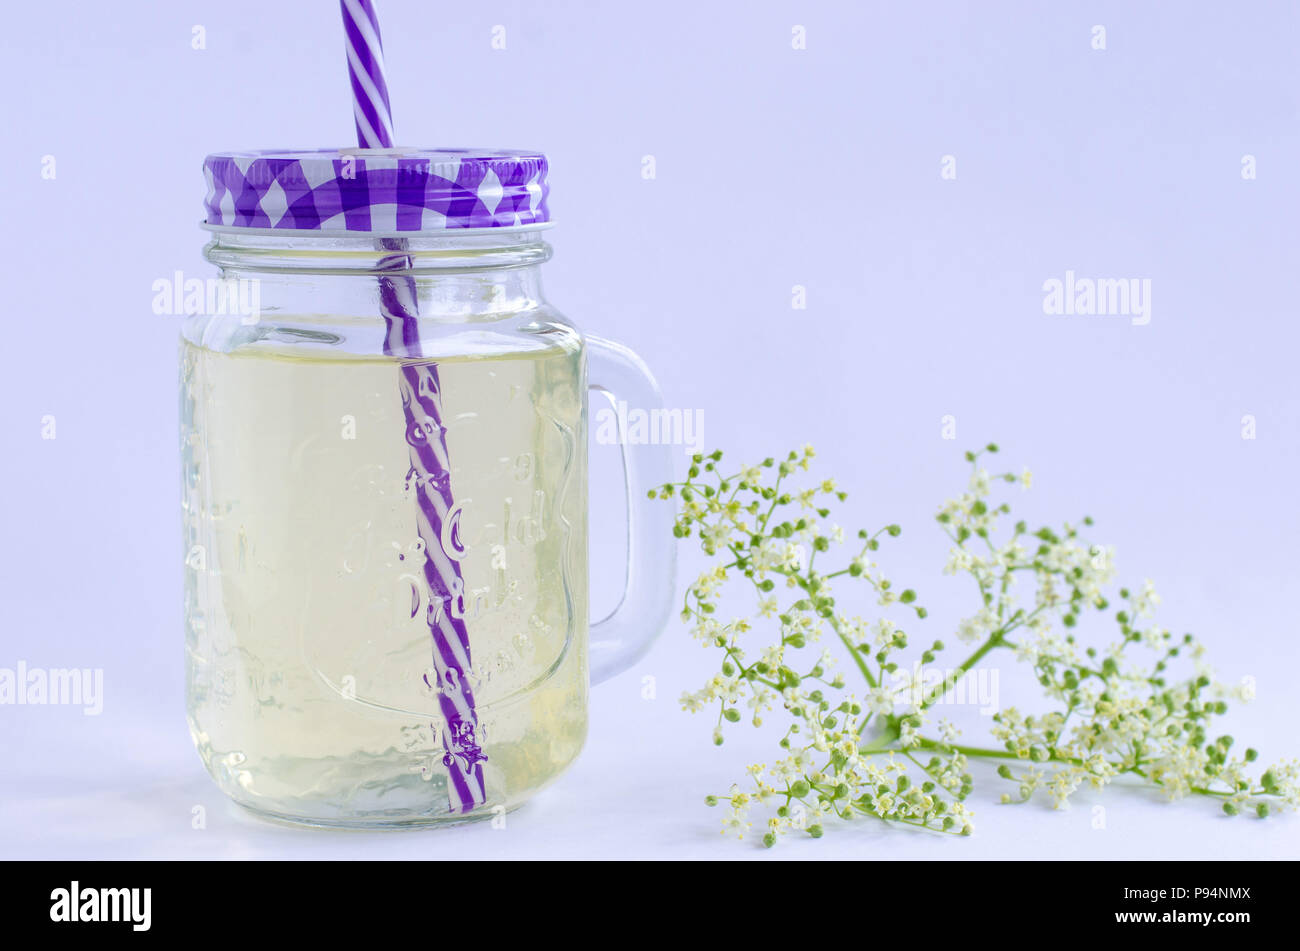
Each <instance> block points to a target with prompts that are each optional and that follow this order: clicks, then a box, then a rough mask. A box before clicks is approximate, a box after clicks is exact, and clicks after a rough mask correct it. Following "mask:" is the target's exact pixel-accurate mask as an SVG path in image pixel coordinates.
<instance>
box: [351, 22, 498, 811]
mask: <svg viewBox="0 0 1300 951" xmlns="http://www.w3.org/2000/svg"><path fill="white" fill-rule="evenodd" d="M339 6H340V7H341V8H342V11H343V29H344V33H345V34H346V37H347V53H348V75H349V77H350V78H351V80H352V107H353V113H354V116H355V118H356V125H357V142H358V144H359V145H360V146H361V147H362V148H370V149H389V148H392V147H393V117H392V110H391V109H390V107H389V104H388V83H387V82H386V81H385V79H384V51H383V45H382V43H381V41H380V37H379V19H378V17H376V16H375V10H374V6H373V4H372V3H371V0H340V4H339ZM379 246H380V249H381V250H384V251H391V252H394V253H392V254H388V255H385V256H384V257H383V258H381V259H380V261H379V265H378V267H379V269H380V270H392V271H406V272H407V273H405V274H400V275H399V274H395V275H393V276H391V277H390V276H383V277H380V278H379V299H380V313H381V314H382V315H383V318H384V324H385V328H386V333H385V338H384V353H386V354H389V355H392V356H399V357H400V356H420V355H421V347H420V331H419V323H418V317H419V302H418V298H417V296H416V288H415V279H414V278H413V277H411V275H410V273H409V269H410V267H411V259H410V256H409V255H408V254H407V253H406V251H407V245H406V241H405V240H403V239H391V238H389V239H383V240H381V241H380V242H379ZM399 389H400V392H401V397H402V412H403V415H404V416H405V420H406V441H407V443H408V444H409V446H410V461H411V467H410V469H409V470H408V471H407V475H406V480H407V485H408V486H411V485H414V487H415V495H416V500H417V502H418V511H417V513H416V520H417V525H418V529H419V536H420V540H421V542H423V546H424V565H423V569H424V580H425V585H426V587H427V588H428V606H427V612H426V619H427V621H428V624H429V633H430V635H431V636H432V638H433V668H434V672H435V674H436V676H437V683H436V684H429V686H430V687H433V688H434V689H435V690H436V692H437V694H438V704H439V707H440V709H441V711H442V716H443V728H442V743H443V749H444V750H445V752H444V754H443V760H442V761H443V765H445V766H446V767H447V774H448V778H449V780H450V782H449V784H448V798H449V804H448V805H449V811H451V812H469V811H470V810H472V809H474V808H476V807H478V806H481V805H483V804H484V802H486V801H487V790H486V788H485V787H484V784H483V762H484V761H485V760H486V759H487V757H486V756H485V755H484V753H483V750H482V748H481V747H480V746H479V739H480V738H479V730H478V713H477V711H476V710H475V708H474V694H473V691H472V690H471V689H470V684H469V680H468V677H467V673H468V672H469V671H470V669H471V666H470V665H471V661H470V651H469V632H468V631H467V630H466V628H465V621H464V619H463V613H464V600H463V598H464V590H465V585H464V581H463V579H462V578H461V574H460V563H459V562H458V561H457V560H456V559H454V558H451V557H449V556H448V554H447V552H446V551H445V550H444V549H443V544H442V538H443V532H444V529H446V528H447V527H448V526H447V520H448V517H449V514H450V512H451V510H452V507H453V505H454V502H453V500H452V494H451V465H450V462H449V460H448V458H447V437H446V429H445V427H444V426H443V423H442V419H443V415H442V386H441V383H440V381H439V379H438V367H437V365H436V364H433V363H418V364H417V363H403V364H402V366H401V373H400V378H399ZM455 529H456V526H455V524H452V525H451V526H450V534H449V538H450V539H451V544H452V545H453V547H457V546H459V540H458V539H457V538H456V531H455ZM456 604H459V608H458V610H457V612H456V614H453V612H452V607H453V605H456ZM457 615H460V616H457ZM425 682H426V683H427V682H428V677H426V678H425Z"/></svg>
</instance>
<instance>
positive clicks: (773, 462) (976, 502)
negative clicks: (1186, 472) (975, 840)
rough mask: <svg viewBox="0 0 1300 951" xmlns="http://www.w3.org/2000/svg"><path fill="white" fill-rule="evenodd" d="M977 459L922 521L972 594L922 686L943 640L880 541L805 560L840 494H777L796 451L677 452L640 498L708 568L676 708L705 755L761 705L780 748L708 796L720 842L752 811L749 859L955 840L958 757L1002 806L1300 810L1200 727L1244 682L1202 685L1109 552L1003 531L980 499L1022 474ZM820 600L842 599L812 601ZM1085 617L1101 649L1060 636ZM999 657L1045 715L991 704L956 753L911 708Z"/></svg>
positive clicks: (949, 740) (827, 537)
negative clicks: (926, 833)
mask: <svg viewBox="0 0 1300 951" xmlns="http://www.w3.org/2000/svg"><path fill="white" fill-rule="evenodd" d="M996 452H997V447H996V446H994V445H989V446H987V447H985V448H984V449H982V450H980V451H979V452H973V453H968V454H967V459H968V460H969V461H970V462H971V465H972V469H971V475H970V478H969V481H968V483H967V485H966V487H965V491H964V492H962V493H960V494H958V495H957V496H955V497H954V498H952V499H949V500H948V501H946V502H945V503H943V505H942V506H940V508H939V510H938V515H937V519H938V521H939V523H940V526H941V527H942V530H943V531H944V532H945V533H946V534H947V536H948V537H949V539H950V540H951V542H952V546H951V548H950V549H949V551H948V554H947V558H946V563H945V565H944V573H945V574H947V575H956V574H962V575H969V576H970V577H971V578H972V579H973V580H974V581H975V587H976V589H977V590H978V593H979V600H978V601H977V603H976V604H975V605H974V607H973V613H970V614H968V615H967V616H965V617H964V618H962V619H961V620H960V621H959V622H958V623H957V625H956V629H955V632H954V633H955V635H956V637H955V638H954V639H955V640H956V641H960V642H964V643H966V644H967V645H971V646H968V647H965V648H963V649H962V653H963V654H967V653H969V654H970V657H969V658H968V659H966V661H965V662H964V663H962V665H961V667H960V668H959V673H958V674H957V675H954V674H952V673H946V674H945V675H944V677H943V678H941V679H940V680H939V681H937V682H935V681H933V680H931V679H929V678H927V676H926V672H927V671H929V670H932V669H935V668H936V667H938V665H937V664H936V658H937V656H938V655H939V654H940V653H941V652H942V651H944V650H945V646H944V640H946V638H936V637H932V636H931V633H930V632H926V631H925V630H924V628H923V627H922V626H921V625H920V622H921V621H923V620H925V618H926V617H927V613H926V611H925V609H924V608H922V607H921V606H919V605H918V604H917V603H916V600H917V596H916V593H915V592H914V591H912V590H911V589H907V588H902V587H901V586H896V585H894V584H893V583H891V582H890V581H889V580H888V578H886V577H885V575H884V574H883V573H882V572H881V569H880V567H879V565H877V563H876V561H875V560H873V558H872V555H873V553H875V552H876V551H878V550H879V549H880V546H881V542H882V541H884V540H885V539H887V538H893V537H896V536H897V535H898V534H900V532H901V528H899V526H897V525H887V526H885V527H884V528H881V529H879V530H877V531H876V532H874V533H870V532H866V531H863V532H859V533H857V538H858V540H859V541H860V542H861V544H860V545H859V546H856V547H857V549H858V550H856V551H855V552H851V553H848V554H847V556H846V557H847V566H846V567H843V568H840V569H839V570H835V567H834V566H833V565H829V566H828V565H827V564H825V562H826V561H827V560H828V559H830V558H831V557H833V556H831V555H823V554H822V553H825V552H827V551H829V550H830V548H831V545H832V544H841V543H843V542H844V539H845V534H846V533H845V532H844V531H843V529H842V528H840V527H839V526H838V525H836V524H834V523H829V522H828V524H829V525H830V527H829V528H827V529H822V528H821V527H819V520H826V519H828V518H829V507H828V505H827V502H828V501H829V500H828V499H827V498H826V496H833V497H834V498H835V499H838V500H839V501H843V500H844V498H845V493H843V492H842V491H841V490H840V489H839V487H838V486H837V485H836V483H835V482H834V481H833V480H829V479H827V480H821V481H820V482H816V483H814V484H813V486H812V487H811V488H808V487H804V488H799V487H796V486H791V485H790V484H789V480H791V479H793V478H797V477H798V474H799V473H800V472H802V471H805V470H807V469H809V468H810V463H811V460H812V459H813V458H814V456H815V453H814V452H813V451H812V448H811V447H805V449H804V450H802V451H797V452H792V453H789V454H788V455H787V456H786V457H785V458H784V459H781V460H777V459H768V460H765V461H764V462H763V463H761V464H760V465H754V466H746V467H743V468H742V469H741V470H740V472H739V474H738V475H731V476H726V475H724V474H723V473H722V472H721V471H720V469H719V468H718V463H719V461H720V460H721V458H722V457H721V453H712V454H710V455H708V456H704V455H697V456H694V457H693V459H692V465H691V470H690V475H689V478H688V480H687V482H685V483H677V484H674V485H669V486H665V487H663V488H662V489H660V490H658V491H657V492H654V493H652V495H654V496H655V497H658V498H663V499H669V498H677V499H679V500H680V508H679V514H678V518H677V527H676V530H675V534H676V535H677V536H678V537H681V538H686V537H691V536H694V537H697V538H699V540H700V544H701V546H702V547H703V549H704V551H705V552H706V554H709V555H718V557H719V559H720V560H719V562H718V563H717V564H715V565H714V566H713V567H712V568H710V569H709V570H706V571H704V572H703V573H701V574H700V575H699V577H698V578H697V579H696V580H695V582H694V583H693V584H692V585H691V586H690V588H688V591H687V596H686V603H685V605H684V607H683V611H682V616H683V618H684V619H685V620H686V621H688V622H689V624H690V626H691V633H692V636H694V637H695V638H696V639H697V640H698V641H699V642H700V643H702V644H703V645H705V646H707V647H711V648H713V649H716V650H719V651H720V654H721V664H720V669H719V670H718V671H717V672H716V673H715V674H714V675H713V676H712V677H710V678H709V679H708V680H707V681H706V682H705V683H704V685H703V686H702V687H701V688H700V689H699V690H695V691H686V692H684V693H683V695H682V706H683V707H684V708H685V709H687V710H690V711H702V710H709V709H712V710H716V711H717V721H716V726H715V727H714V728H713V741H714V743H717V744H721V743H723V742H724V741H725V738H726V730H728V729H731V728H732V727H733V725H734V724H737V723H738V722H739V721H741V720H742V719H744V716H743V715H742V713H741V710H742V709H745V710H748V711H749V717H748V719H749V721H750V723H751V724H752V725H753V727H757V728H764V727H765V723H764V720H765V718H764V717H763V716H762V714H763V713H764V712H766V711H775V713H774V716H777V717H779V718H782V719H783V721H784V725H783V726H782V725H777V726H776V728H775V732H776V733H777V734H778V736H779V741H780V749H781V755H780V756H779V757H777V758H776V759H775V760H774V761H773V763H772V764H771V766H764V765H762V764H754V765H752V766H750V767H749V768H748V769H747V770H746V774H747V775H746V783H747V785H746V786H745V788H741V786H738V785H737V786H733V787H732V788H731V790H730V792H729V793H728V794H727V795H725V796H710V797H708V802H709V803H710V804H718V803H722V802H725V803H726V804H727V806H728V809H727V813H726V815H725V817H724V820H723V831H724V832H725V833H727V834H735V835H738V836H744V835H746V834H748V833H749V832H750V831H751V830H752V829H753V827H754V822H752V821H751V819H750V816H751V812H752V811H753V810H754V809H755V808H762V809H764V810H765V811H766V814H765V817H764V819H763V820H762V821H761V822H760V823H759V824H758V829H759V830H760V831H761V834H762V839H763V842H764V844H766V845H772V844H774V843H775V841H776V840H777V839H778V838H779V837H780V836H782V835H786V834H791V833H795V832H799V833H803V834H808V835H813V836H820V835H821V834H823V832H824V829H825V828H826V824H827V823H830V822H832V821H841V820H851V819H855V818H858V817H862V816H867V817H873V818H876V819H880V820H883V821H886V822H895V823H903V824H909V825H915V826H920V827H923V828H928V829H932V830H937V831H941V832H947V833H952V834H969V833H970V832H971V830H972V827H973V826H972V814H971V811H970V809H969V808H968V807H967V805H966V800H967V797H968V796H969V794H970V792H971V789H972V785H973V781H972V779H971V776H970V774H969V773H968V771H967V763H968V757H977V758H989V759H990V760H991V761H992V762H995V763H997V764H998V766H997V770H998V773H999V775H1000V776H1002V777H1003V778H1004V779H1006V780H1008V781H1009V782H1010V783H1011V784H1012V789H1013V790H1014V792H1009V793H1006V794H1004V795H1003V796H1002V797H1001V798H1002V801H1004V802H1017V801H1024V800H1026V799H1029V798H1030V797H1033V796H1035V795H1041V796H1044V797H1045V798H1046V799H1047V800H1049V801H1050V802H1051V803H1052V804H1053V806H1055V807H1056V808H1065V807H1066V806H1067V805H1068V803H1069V800H1070V798H1071V796H1072V795H1073V794H1074V793H1075V792H1076V791H1077V790H1079V789H1081V788H1085V787H1087V788H1092V789H1103V788H1105V787H1106V786H1108V785H1110V784H1111V783H1112V782H1113V781H1114V779H1116V778H1117V777H1120V776H1125V775H1128V776H1131V777H1137V778H1139V779H1140V780H1142V781H1143V782H1145V783H1147V784H1148V785H1151V786H1153V787H1155V788H1157V789H1158V790H1159V791H1160V792H1161V793H1162V794H1163V795H1164V796H1166V797H1167V798H1169V799H1182V798H1187V797H1194V796H1200V797H1214V799H1215V801H1216V802H1217V803H1218V804H1219V805H1220V806H1221V808H1222V809H1223V811H1224V812H1227V813H1228V814H1230V815H1235V814H1238V813H1241V812H1246V811H1250V812H1253V813H1255V814H1256V815H1259V816H1265V815H1268V814H1269V813H1270V811H1271V810H1273V809H1280V808H1291V809H1295V808H1300V762H1298V761H1296V760H1287V761H1283V762H1281V763H1278V764H1276V765H1274V766H1272V767H1270V768H1268V769H1266V770H1263V771H1262V772H1261V771H1260V769H1259V768H1258V767H1257V766H1256V765H1255V762H1256V760H1257V759H1258V753H1257V752H1256V751H1255V750H1253V749H1249V748H1247V749H1242V748H1241V747H1238V746H1236V745H1235V744H1234V741H1233V739H1232V738H1231V737H1229V736H1226V735H1218V734H1216V733H1215V732H1212V728H1213V726H1214V725H1215V723H1216V718H1217V717H1218V716H1219V715H1221V714H1222V713H1223V712H1224V711H1225V710H1226V707H1227V701H1228V700H1238V699H1249V698H1250V696H1251V694H1252V693H1253V684H1252V683H1251V682H1249V681H1244V680H1243V681H1242V682H1241V683H1238V684H1236V685H1232V686H1229V685H1225V684H1222V683H1220V682H1219V681H1217V680H1216V679H1215V677H1214V674H1213V671H1212V670H1211V669H1210V667H1209V665H1208V662H1207V660H1206V658H1205V653H1204V648H1203V647H1202V646H1201V645H1200V644H1199V643H1197V642H1196V641H1195V640H1194V639H1193V638H1192V637H1191V636H1190V635H1185V636H1182V637H1178V638H1175V637H1174V636H1173V635H1172V634H1171V632H1170V631H1169V630H1168V629H1166V628H1164V627H1162V626H1160V625H1159V624H1157V623H1154V622H1153V621H1151V620H1150V619H1151V617H1152V616H1153V615H1154V614H1155V611H1156V609H1157V607H1158V606H1159V604H1160V598H1159V596H1158V595H1157V594H1156V592H1155V587H1154V585H1153V584H1152V583H1151V582H1150V581H1146V582H1144V584H1143V585H1142V587H1141V588H1138V589H1136V591H1130V590H1128V589H1123V588H1120V589H1119V590H1118V591H1115V590H1114V585H1115V577H1116V562H1115V553H1114V550H1113V549H1112V548H1109V547H1106V546H1102V545H1098V544H1094V543H1091V542H1089V541H1088V540H1086V539H1085V537H1084V536H1083V535H1082V534H1081V532H1080V529H1079V528H1077V527H1076V526H1074V525H1071V524H1069V523H1066V524H1065V525H1063V526H1062V527H1061V528H1059V529H1052V528H1048V527H1043V528H1038V529H1035V530H1031V529H1030V527H1029V526H1028V525H1026V523H1024V522H1014V527H1012V525H1013V522H1012V519H1011V518H1010V517H1008V515H1009V506H1008V505H1007V504H1006V503H1004V502H1002V501H999V500H996V499H995V498H994V494H995V489H996V487H997V486H998V485H999V484H1019V485H1020V486H1021V487H1022V488H1023V489H1029V488H1030V486H1031V485H1032V476H1031V474H1030V472H1029V470H1028V469H1024V470H1023V471H1022V472H1021V473H1020V475H1018V476H1017V475H1015V474H1014V473H1009V472H1008V473H1000V474H994V473H993V472H991V471H990V470H989V469H988V468H987V467H986V466H985V465H984V464H983V462H982V460H984V459H986V458H987V457H988V456H989V455H991V454H993V453H996ZM697 478H698V480H699V481H697ZM708 479H712V480H713V481H712V483H709V482H708V481H707V480H708ZM814 516H815V517H814ZM1083 524H1084V526H1090V525H1091V521H1090V520H1089V519H1084V522H1083ZM819 556H820V557H819ZM814 563H816V570H815V571H814V570H813V568H812V565H813V564H814ZM1026 574H1028V575H1029V576H1030V577H1029V578H1027V579H1024V583H1022V584H1019V585H1018V584H1017V580H1018V579H1021V578H1023V576H1024V575H1026ZM841 579H842V581H841ZM781 583H784V585H785V586H786V587H787V588H788V589H789V590H790V592H791V595H790V598H789V599H788V600H786V601H784V602H781V603H779V602H778V600H777V597H776V596H775V595H774V594H772V593H771V592H772V591H773V590H774V589H775V587H776V585H777V584H781ZM736 585H742V586H748V587H752V588H753V590H754V592H755V594H756V596H757V604H758V608H757V611H756V613H754V614H753V615H752V617H753V618H754V619H755V622H756V623H759V627H760V628H761V631H762V633H751V631H752V626H751V620H750V619H749V618H738V619H736V620H732V621H726V622H724V621H721V620H719V619H718V617H717V613H718V608H719V604H720V600H721V598H722V597H723V593H724V589H729V588H733V587H734V586H736ZM863 586H865V587H866V589H867V591H866V592H863ZM837 587H842V588H845V589H846V590H845V591H835V594H834V595H832V590H833V589H834V588H837ZM855 593H856V594H857V596H858V597H859V598H860V599H862V600H863V602H864V603H867V604H872V603H874V605H875V607H876V608H877V610H875V611H874V612H868V613H869V614H871V615H872V616H868V617H861V616H858V615H854V614H850V613H846V612H845V611H843V610H841V609H840V607H839V604H840V603H843V604H846V605H847V604H848V603H849V600H850V599H851V598H852V597H853V596H854V595H855ZM864 595H865V597H864ZM782 603H784V604H785V605H786V607H785V608H784V609H782V607H781V604H782ZM1111 605H1115V607H1112V606H1111ZM1089 611H1096V612H1107V613H1111V614H1113V617H1114V620H1115V623H1116V625H1117V628H1118V630H1117V636H1116V637H1114V638H1113V639H1111V640H1110V641H1109V642H1108V643H1095V642H1094V643H1089V642H1087V641H1085V640H1083V639H1082V638H1081V637H1080V636H1079V635H1080V631H1081V629H1080V627H1079V623H1080V619H1081V617H1082V615H1083V614H1084V613H1085V612H1089ZM764 621H767V622H768V623H761V622H764ZM764 634H766V635H767V637H766V640H764V637H763V635H764ZM742 643H743V644H748V645H749V647H750V649H749V650H748V651H747V650H745V649H744V647H743V646H742ZM1003 650H1005V651H1007V652H1008V654H1011V655H1013V656H1014V657H1015V659H1016V660H1017V661H1018V662H1020V663H1023V664H1025V665H1026V666H1027V667H1029V668H1030V669H1032V671H1033V675H1034V677H1035V678H1036V679H1037V680H1038V682H1039V683H1040V684H1041V687H1042V695H1043V697H1044V698H1045V700H1046V702H1047V705H1048V709H1046V710H1045V711H1043V712H1037V711H1035V712H1029V711H1028V710H1025V711H1023V712H1022V709H1021V708H1020V707H1018V706H1006V707H1003V708H1002V709H1000V710H998V711H997V712H996V713H995V714H994V715H993V717H992V722H991V725H990V729H989V732H990V734H991V736H992V740H993V745H992V746H991V747H989V748H982V747H979V746H961V747H958V746H957V745H956V741H957V739H958V736H959V731H958V730H957V728H956V727H955V725H954V724H953V723H952V722H951V721H949V720H947V719H944V718H940V719H936V717H935V713H936V711H935V709H934V706H933V705H934V704H935V703H937V702H940V701H942V700H944V699H945V698H949V697H950V695H951V692H952V691H953V689H954V687H955V685H956V684H957V683H959V682H960V681H961V679H962V678H961V676H960V673H961V672H965V671H967V670H969V669H971V668H972V666H978V665H977V662H982V659H983V658H984V656H985V655H987V654H990V653H991V652H994V651H1003ZM972 651H973V653H972ZM846 657H848V658H850V659H851V661H852V662H851V663H845V658H846ZM956 664H957V661H956V660H953V661H952V662H951V663H950V665H949V667H948V668H947V669H948V670H949V671H952V670H953V669H954V668H955V667H956ZM938 669H943V668H941V667H939V668H938ZM849 676H852V677H854V678H857V679H858V680H859V683H858V684H857V685H856V686H855V688H854V689H847V688H846V685H847V684H848V682H849V681H848V677H849ZM1008 754H1009V755H1010V758H1008Z"/></svg>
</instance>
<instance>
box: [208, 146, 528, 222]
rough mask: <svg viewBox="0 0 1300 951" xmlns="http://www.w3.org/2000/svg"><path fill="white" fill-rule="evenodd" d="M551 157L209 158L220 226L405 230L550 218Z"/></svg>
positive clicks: (477, 152)
mask: <svg viewBox="0 0 1300 951" xmlns="http://www.w3.org/2000/svg"><path fill="white" fill-rule="evenodd" d="M546 169H547V164H546V156H544V155H542V154H541V153H540V152H517V151H509V150H498V149H402V148H395V149H320V150H316V151H286V150H270V151H262V152H219V153H216V154H214V155H209V156H208V157H207V158H206V159H204V160H203V175H204V177H205V178H206V179H207V184H208V194H207V197H206V198H205V199H204V203H203V204H204V209H205V211H206V217H205V219H204V220H205V223H206V224H207V225H209V226H211V227H217V228H271V229H275V230H297V231H355V232H367V233H376V234H397V233H409V232H415V231H443V230H447V229H463V228H515V227H528V226H536V225H543V224H545V223H547V222H548V221H550V211H549V209H548V208H547V206H546V196H547V193H548V192H549V191H550V186H549V185H548V184H547V181H546Z"/></svg>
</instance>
